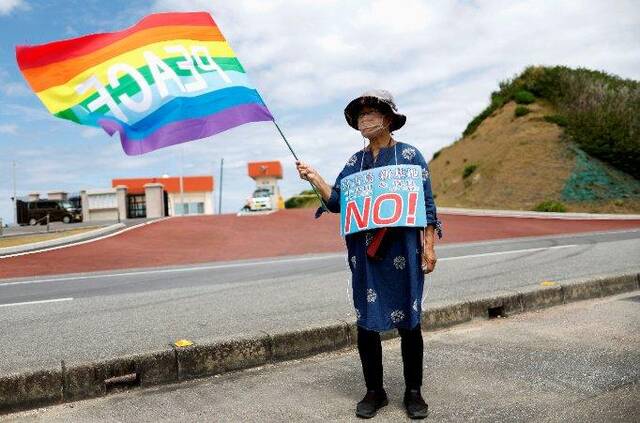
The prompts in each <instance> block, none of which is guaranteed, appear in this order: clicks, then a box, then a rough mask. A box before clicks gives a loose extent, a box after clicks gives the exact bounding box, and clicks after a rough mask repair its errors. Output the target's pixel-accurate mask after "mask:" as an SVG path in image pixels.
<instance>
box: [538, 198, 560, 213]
mask: <svg viewBox="0 0 640 423" xmlns="http://www.w3.org/2000/svg"><path fill="white" fill-rule="evenodd" d="M533 210H534V211H540V212H561V213H564V212H566V211H567V208H566V207H565V205H564V204H562V203H561V202H559V201H553V200H547V201H543V202H542V203H540V204H538V205H537V206H535V207H534V209H533Z"/></svg>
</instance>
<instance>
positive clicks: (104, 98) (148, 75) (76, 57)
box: [16, 12, 273, 155]
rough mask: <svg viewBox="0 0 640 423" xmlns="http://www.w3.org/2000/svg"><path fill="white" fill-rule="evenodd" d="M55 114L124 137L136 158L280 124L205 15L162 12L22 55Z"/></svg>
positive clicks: (22, 50)
mask: <svg viewBox="0 0 640 423" xmlns="http://www.w3.org/2000/svg"><path fill="white" fill-rule="evenodd" d="M16 58H17V61H18V66H19V67H20V70H21V71H22V74H23V75H24V77H25V79H26V80H27V82H28V83H29V85H30V86H31V88H32V89H33V91H34V92H35V93H36V95H37V96H38V97H39V98H40V100H41V101H42V103H43V104H44V105H45V106H46V108H47V109H48V110H49V111H50V112H51V113H52V114H54V115H55V116H57V117H59V118H62V119H68V120H71V121H73V122H77V123H80V124H82V125H91V126H97V127H102V128H103V129H104V130H105V131H106V132H107V133H108V134H109V135H113V134H114V133H116V132H118V133H119V134H120V140H121V142H122V148H123V149H124V151H125V152H126V153H127V154H129V155H136V154H143V153H146V152H149V151H153V150H156V149H158V148H162V147H167V146H170V145H174V144H179V143H182V142H186V141H192V140H196V139H200V138H205V137H208V136H211V135H214V134H217V133H219V132H222V131H225V130H227V129H230V128H233V127H235V126H238V125H242V124H245V123H249V122H258V121H267V120H273V116H272V115H271V113H270V112H269V110H268V109H267V107H266V105H265V104H264V102H263V101H262V98H261V97H260V95H259V94H258V92H257V91H256V90H255V88H253V87H252V86H251V84H250V83H249V81H248V79H247V76H246V73H245V71H244V68H243V67H242V65H241V64H240V62H239V61H238V58H237V57H236V56H235V53H234V52H233V50H232V49H231V47H229V44H227V41H226V40H225V38H224V36H223V35H222V33H221V32H220V30H219V29H218V27H217V25H216V23H215V22H214V21H213V19H212V18H211V16H210V15H209V14H208V13H205V12H194V13H159V14H153V15H149V16H147V17H145V18H144V19H142V20H141V21H140V22H138V23H137V24H136V25H134V26H132V27H131V28H128V29H126V30H124V31H119V32H112V33H103V34H92V35H86V36H83V37H79V38H73V39H69V40H63V41H56V42H52V43H48V44H42V45H37V46H18V47H16Z"/></svg>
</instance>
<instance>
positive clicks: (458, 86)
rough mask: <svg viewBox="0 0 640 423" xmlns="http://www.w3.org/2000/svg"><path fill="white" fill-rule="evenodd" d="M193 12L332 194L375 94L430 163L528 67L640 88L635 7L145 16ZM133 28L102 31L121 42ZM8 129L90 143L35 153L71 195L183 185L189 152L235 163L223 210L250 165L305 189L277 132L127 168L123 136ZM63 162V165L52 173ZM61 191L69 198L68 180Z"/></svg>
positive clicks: (32, 113)
mask: <svg viewBox="0 0 640 423" xmlns="http://www.w3.org/2000/svg"><path fill="white" fill-rule="evenodd" d="M193 10H207V11H209V12H211V13H212V16H213V17H214V19H215V20H216V22H217V23H218V24H219V26H220V28H221V30H222V31H223V33H224V34H225V36H226V37H227V39H228V40H229V42H230V44H231V46H232V47H233V48H234V49H235V51H236V53H237V55H238V57H239V58H240V61H241V62H242V63H243V65H244V66H245V67H246V68H247V71H248V74H249V77H250V79H251V80H252V81H253V82H254V84H255V85H256V86H257V87H258V89H259V90H260V92H261V95H262V96H263V98H264V99H265V101H266V102H267V104H268V106H269V108H270V109H271V110H272V112H273V113H274V114H275V115H276V117H277V119H278V122H279V124H280V126H281V127H282V129H283V131H284V132H285V134H286V135H287V137H288V138H289V140H290V142H291V143H292V145H293V147H294V149H295V150H296V152H297V153H298V155H299V156H300V157H301V158H302V159H303V160H305V161H308V162H310V163H311V164H313V165H314V166H316V167H317V168H318V169H319V170H320V172H321V173H322V174H323V175H324V177H325V178H326V179H327V181H328V182H330V183H332V182H333V181H334V179H335V176H336V175H337V173H338V172H339V171H340V169H341V168H342V166H343V165H344V162H345V160H346V159H347V158H348V157H349V156H350V155H351V154H352V153H353V152H354V151H355V150H357V149H359V148H361V147H362V138H361V137H360V136H359V134H358V133H357V132H356V131H354V130H353V129H351V128H350V127H348V126H347V125H346V123H345V121H344V118H343V115H342V109H343V107H344V106H345V105H346V103H347V102H348V101H349V100H350V99H351V98H353V97H354V96H356V95H358V94H360V92H362V91H364V90H365V89H368V88H371V87H380V88H386V89H389V90H390V91H391V92H392V93H393V94H394V95H395V96H396V100H397V103H398V106H399V108H400V110H401V112H403V113H405V114H406V115H407V116H408V121H407V125H406V126H405V127H404V128H403V129H402V130H400V131H398V132H397V134H396V137H397V138H398V139H399V140H401V141H405V142H408V143H411V144H414V145H416V146H418V147H419V148H420V149H421V151H422V152H423V154H424V155H425V157H426V158H427V159H428V158H430V157H431V155H432V154H433V153H434V152H435V151H437V150H439V149H440V148H442V147H444V146H446V145H448V144H451V143H452V142H453V141H454V140H456V139H457V138H458V137H460V135H461V133H462V131H463V130H464V129H465V126H466V125H467V124H468V123H469V121H470V120H471V119H472V118H473V117H474V116H475V115H477V114H478V113H479V112H480V111H481V110H482V109H483V108H484V107H486V105H487V104H488V101H489V95H490V93H491V91H493V90H495V89H497V88H498V82H499V81H501V80H504V79H507V78H510V77H512V76H514V75H515V74H517V73H519V72H521V71H522V70H523V69H524V68H525V67H526V66H528V65H531V64H544V65H567V66H571V67H587V68H592V69H599V70H604V71H606V72H609V73H613V74H617V75H619V76H621V77H624V78H634V79H640V44H638V42H637V40H638V39H640V25H637V23H638V22H640V8H638V7H637V2H636V1H635V0H633V1H628V0H627V1H624V0H621V1H617V2H600V1H571V0H569V1H563V2H557V1H542V0H530V1H519V2H513V1H507V0H496V1H491V2H470V1H468V2H462V1H458V2H455V1H449V0H447V1H444V0H430V1H418V0H407V1H403V2H394V1H391V0H375V1H370V2H363V1H345V0H341V1H338V0H327V1H321V2H318V1H311V0H299V1H281V0H278V1H264V0H234V1H216V2H211V1H210V0H157V1H155V2H154V3H153V4H152V6H150V8H149V10H147V11H144V12H139V13H140V15H143V14H144V13H146V12H151V11H193ZM122 16H125V17H126V19H128V20H130V21H131V22H128V23H127V25H128V24H129V23H132V21H133V20H134V19H133V18H132V17H131V14H130V13H128V12H127V13H126V14H123V15H122ZM122 16H118V17H114V18H113V19H112V20H110V21H108V22H106V23H104V24H101V25H103V26H105V29H106V30H116V29H119V27H118V26H117V24H119V23H120V21H121V20H123V19H125V18H123V17H122ZM85 18H86V19H91V16H86V17H85V16H84V15H83V19H85ZM104 18H105V17H98V16H93V19H104ZM135 20H137V19H135ZM3 116H8V117H11V118H12V119H15V120H17V123H18V124H19V125H21V126H22V125H23V122H22V121H19V119H21V118H22V119H25V123H27V122H34V121H35V122H34V124H37V123H38V122H39V123H40V125H41V126H46V128H47V131H48V132H49V133H51V134H53V133H55V132H56V131H59V132H60V133H61V134H65V136H69V135H68V134H71V133H75V134H77V137H78V138H80V137H84V138H88V139H87V140H80V141H81V142H76V143H74V144H73V146H74V148H76V149H77V150H78V151H71V150H70V151H68V152H65V153H59V152H58V151H55V150H52V149H50V148H49V147H47V146H46V145H44V146H42V145H38V144H37V143H36V142H35V141H34V142H33V143H30V144H29V145H30V147H29V148H30V149H33V150H34V151H38V153H39V154H40V155H41V156H40V159H39V160H42V161H35V162H34V166H42V169H45V170H46V172H51V173H52V174H54V175H64V172H65V169H71V171H72V175H71V176H69V177H68V179H69V181H70V182H68V184H69V185H72V184H75V185H74V186H77V187H78V189H80V188H82V187H83V186H84V185H86V184H91V185H93V186H100V185H102V186H108V185H109V184H110V179H111V178H113V177H118V176H154V175H161V174H163V173H167V174H170V175H178V174H179V173H180V154H181V151H182V150H184V157H185V172H188V173H190V174H213V175H215V177H216V180H217V178H218V166H219V163H220V158H221V157H224V159H225V178H224V204H225V210H226V211H232V210H237V209H239V208H240V207H241V205H242V201H243V199H244V198H245V197H246V196H247V195H249V194H250V193H251V190H252V188H253V181H252V180H251V179H250V178H249V177H248V176H247V172H246V162H247V161H252V160H281V161H282V162H283V165H284V171H285V178H284V180H283V181H282V189H283V191H284V193H285V194H286V195H291V194H293V193H295V192H298V191H300V190H303V189H308V185H306V183H305V182H304V181H301V180H299V179H298V178H297V174H296V172H295V167H294V164H293V159H292V157H291V155H290V153H289V151H288V150H287V148H286V146H285V145H284V143H283V141H282V140H281V139H280V137H279V135H278V133H277V132H276V130H275V128H274V127H273V125H272V124H270V123H255V124H250V125H244V126H241V127H238V128H235V129H232V130H230V131H226V132H224V133H221V134H218V135H216V136H215V137H211V138H210V139H206V140H199V141H195V142H190V143H186V144H184V145H178V146H173V147H170V148H166V149H162V150H158V151H155V152H152V153H149V154H146V155H143V156H133V157H130V156H126V155H124V153H122V151H121V147H120V143H119V140H118V138H117V137H114V138H112V139H109V138H108V136H107V135H105V134H102V133H101V132H100V131H99V130H98V131H97V132H96V130H93V129H91V128H86V129H85V128H80V129H78V128H75V129H74V128H72V127H71V126H69V125H67V123H66V122H64V123H63V122H61V121H59V120H56V119H55V118H53V117H51V115H50V114H49V113H48V112H47V111H46V110H45V108H44V107H43V106H42V105H40V104H37V105H36V103H35V100H34V101H33V102H32V103H30V105H29V104H27V103H25V105H6V106H3V107H2V108H0V119H2V117H3ZM61 128H63V129H61ZM52 136H53V135H52ZM56 136H59V137H60V136H62V135H56ZM0 147H1V145H0ZM25 150H26V148H25ZM54 156H55V157H56V162H57V163H56V164H55V165H51V166H49V165H47V164H46V161H47V160H50V159H49V157H54ZM24 159H25V160H26V157H25V158H24ZM30 160H31V159H30ZM33 160H38V156H35V157H33ZM38 173H40V174H42V175H46V174H47V173H45V172H44V171H43V172H38ZM71 178H77V179H76V180H74V181H71ZM25 180H27V178H25ZM54 182H56V183H55V185H56V187H59V186H60V183H61V180H58V181H54ZM37 184H42V185H41V186H39V187H38V186H36V185H37ZM47 184H48V182H47V178H46V177H42V178H36V177H34V178H31V179H29V184H28V185H25V189H39V190H47V189H49V188H50V187H49V186H47ZM83 184H84V185H83ZM51 185H52V186H51V188H53V185H54V184H53V182H51ZM216 201H217V200H216Z"/></svg>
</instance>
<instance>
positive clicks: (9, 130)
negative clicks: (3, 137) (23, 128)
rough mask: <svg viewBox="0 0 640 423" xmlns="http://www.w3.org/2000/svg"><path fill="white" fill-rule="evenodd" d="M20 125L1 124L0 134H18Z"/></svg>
mask: <svg viewBox="0 0 640 423" xmlns="http://www.w3.org/2000/svg"><path fill="white" fill-rule="evenodd" d="M17 133H18V125H16V124H13V123H0V134H17Z"/></svg>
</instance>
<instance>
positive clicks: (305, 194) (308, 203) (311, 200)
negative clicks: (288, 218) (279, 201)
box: [284, 189, 320, 209]
mask: <svg viewBox="0 0 640 423" xmlns="http://www.w3.org/2000/svg"><path fill="white" fill-rule="evenodd" d="M318 206H320V201H318V197H317V196H316V194H315V192H313V190H312V189H308V190H305V191H302V192H301V193H300V194H298V195H294V196H293V197H291V198H289V199H287V201H285V202H284V208H285V209H299V208H303V207H318Z"/></svg>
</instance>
